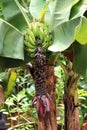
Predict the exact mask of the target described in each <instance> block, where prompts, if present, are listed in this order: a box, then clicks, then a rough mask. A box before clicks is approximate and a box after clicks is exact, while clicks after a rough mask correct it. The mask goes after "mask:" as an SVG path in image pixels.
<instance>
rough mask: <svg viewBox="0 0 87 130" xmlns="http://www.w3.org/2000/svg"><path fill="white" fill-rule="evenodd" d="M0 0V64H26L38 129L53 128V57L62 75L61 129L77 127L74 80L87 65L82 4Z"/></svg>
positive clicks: (58, 0)
mask: <svg viewBox="0 0 87 130" xmlns="http://www.w3.org/2000/svg"><path fill="white" fill-rule="evenodd" d="M0 2H1V7H2V16H1V17H2V18H3V19H4V20H2V19H0V57H1V63H2V64H1V68H2V69H3V68H7V67H17V66H19V65H23V64H25V62H30V63H28V64H27V66H28V67H29V69H30V72H31V74H32V77H33V79H34V82H35V89H36V92H35V97H34V99H33V104H34V103H36V108H37V113H38V119H39V121H38V124H39V125H38V130H57V123H56V103H55V98H56V96H55V95H56V94H55V88H56V82H57V78H56V76H55V75H54V66H55V62H56V61H57V60H58V63H59V64H60V65H61V66H62V67H63V69H64V72H65V74H66V80H65V88H64V92H65V94H64V104H65V130H79V129H80V126H79V114H78V98H77V82H78V80H79V77H80V75H84V76H85V75H86V69H87V65H86V64H87V58H86V54H85V53H86V48H87V45H86V43H87V38H86V36H87V31H86V29H85V31H84V28H87V24H86V23H87V18H86V13H87V11H86V10H87V2H86V1H85V0H82V1H79V0H74V1H73V0H45V1H44V0H32V1H30V5H29V10H28V8H24V6H22V5H21V4H20V1H19V2H18V0H13V1H12V0H7V1H6V0H0ZM25 3H26V2H25ZM25 5H26V4H25ZM26 7H27V6H26ZM30 13H31V15H30ZM31 16H33V18H32V20H31V19H30V17H31ZM82 44H84V45H82ZM9 48H10V49H9ZM61 53H63V54H64V55H65V56H66V58H67V59H66V64H62V63H61V62H60V60H59V59H58V57H59V56H60V55H61ZM15 61H16V62H15ZM83 62H84V63H85V64H83ZM9 63H10V64H9ZM15 63H16V64H15ZM73 126H74V127H73Z"/></svg>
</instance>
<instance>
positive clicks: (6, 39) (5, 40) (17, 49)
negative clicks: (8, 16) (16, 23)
mask: <svg viewBox="0 0 87 130" xmlns="http://www.w3.org/2000/svg"><path fill="white" fill-rule="evenodd" d="M0 56H1V57H7V58H12V59H20V60H24V44H23V35H22V34H21V33H20V32H19V31H18V30H17V29H16V28H14V27H13V26H12V25H10V24H8V23H7V22H6V21H4V20H2V19H0Z"/></svg>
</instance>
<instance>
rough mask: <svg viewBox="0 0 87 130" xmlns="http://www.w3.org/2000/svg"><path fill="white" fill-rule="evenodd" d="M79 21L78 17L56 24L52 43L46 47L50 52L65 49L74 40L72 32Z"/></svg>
mask: <svg viewBox="0 0 87 130" xmlns="http://www.w3.org/2000/svg"><path fill="white" fill-rule="evenodd" d="M79 21H80V18H77V19H74V20H69V21H68V22H65V23H62V24H61V25H59V26H57V27H56V28H55V29H54V31H53V33H54V41H53V44H52V45H51V46H50V47H49V48H48V49H49V50H50V51H52V52H58V51H59V52H60V51H64V50H65V49H67V48H68V47H69V46H70V45H71V44H72V43H73V42H74V40H75V38H74V32H75V28H76V26H77V25H78V24H79Z"/></svg>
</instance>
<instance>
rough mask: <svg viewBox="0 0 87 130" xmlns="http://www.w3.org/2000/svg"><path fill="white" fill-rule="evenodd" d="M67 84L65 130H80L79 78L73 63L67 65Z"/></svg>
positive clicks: (65, 92) (65, 90)
mask: <svg viewBox="0 0 87 130" xmlns="http://www.w3.org/2000/svg"><path fill="white" fill-rule="evenodd" d="M67 74H68V77H67V82H66V84H65V88H64V105H65V130H80V124H79V109H78V93H77V82H78V79H79V76H78V75H77V74H76V73H75V72H74V70H73V68H72V63H70V62H69V63H67Z"/></svg>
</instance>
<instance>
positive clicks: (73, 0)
mask: <svg viewBox="0 0 87 130" xmlns="http://www.w3.org/2000/svg"><path fill="white" fill-rule="evenodd" d="M86 3H87V1H84V0H82V1H81V2H79V0H61V1H59V0H57V3H56V6H55V10H54V13H53V18H52V26H51V29H52V30H53V33H54V42H53V45H52V46H50V47H49V50H50V51H53V52H58V51H64V50H65V49H67V48H68V47H69V46H70V45H71V44H72V43H73V42H74V40H75V38H76V39H78V38H77V35H76V37H74V36H75V29H76V27H77V26H78V25H79V24H80V20H81V19H80V17H82V15H83V14H84V12H85V11H86V9H87V4H86ZM84 6H85V7H84ZM74 9H75V11H74ZM80 34H81V32H80V33H79V35H80ZM85 36H86V35H85ZM78 37H81V35H80V36H78ZM80 41H81V40H80ZM80 41H79V42H80Z"/></svg>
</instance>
